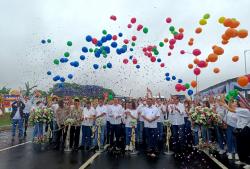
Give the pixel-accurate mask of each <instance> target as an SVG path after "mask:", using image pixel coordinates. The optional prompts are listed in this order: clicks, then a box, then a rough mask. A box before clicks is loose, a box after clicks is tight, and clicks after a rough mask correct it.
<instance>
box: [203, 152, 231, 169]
mask: <svg viewBox="0 0 250 169" xmlns="http://www.w3.org/2000/svg"><path fill="white" fill-rule="evenodd" d="M202 151H203V152H204V153H205V154H206V155H207V156H208V157H209V158H210V159H211V160H213V162H215V163H216V164H217V165H218V166H219V167H220V168H222V169H228V168H227V167H226V166H225V165H224V164H222V163H221V162H220V161H219V160H217V159H216V158H215V157H213V156H211V155H210V154H209V153H208V152H207V151H205V150H202Z"/></svg>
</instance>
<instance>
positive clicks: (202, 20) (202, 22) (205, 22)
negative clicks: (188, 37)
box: [199, 19, 207, 25]
mask: <svg viewBox="0 0 250 169" xmlns="http://www.w3.org/2000/svg"><path fill="white" fill-rule="evenodd" d="M199 24H200V25H206V24H207V20H206V19H201V20H200V21H199Z"/></svg>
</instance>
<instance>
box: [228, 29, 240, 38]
mask: <svg viewBox="0 0 250 169" xmlns="http://www.w3.org/2000/svg"><path fill="white" fill-rule="evenodd" d="M225 34H226V35H227V36H228V37H231V38H234V37H236V36H237V35H238V31H237V30H236V29H234V28H228V29H227V30H226V32H225Z"/></svg>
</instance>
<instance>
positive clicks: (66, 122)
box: [64, 118, 76, 126]
mask: <svg viewBox="0 0 250 169" xmlns="http://www.w3.org/2000/svg"><path fill="white" fill-rule="evenodd" d="M75 124H76V120H75V119H72V118H67V119H66V120H65V121H64V125H65V126H69V125H70V126H72V125H75Z"/></svg>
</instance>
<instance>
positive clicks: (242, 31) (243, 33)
mask: <svg viewBox="0 0 250 169" xmlns="http://www.w3.org/2000/svg"><path fill="white" fill-rule="evenodd" d="M247 36H248V31H247V30H246V29H240V30H239V31H238V37H239V38H245V37H247Z"/></svg>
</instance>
